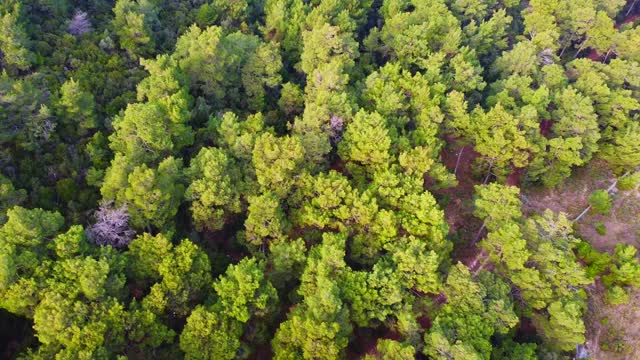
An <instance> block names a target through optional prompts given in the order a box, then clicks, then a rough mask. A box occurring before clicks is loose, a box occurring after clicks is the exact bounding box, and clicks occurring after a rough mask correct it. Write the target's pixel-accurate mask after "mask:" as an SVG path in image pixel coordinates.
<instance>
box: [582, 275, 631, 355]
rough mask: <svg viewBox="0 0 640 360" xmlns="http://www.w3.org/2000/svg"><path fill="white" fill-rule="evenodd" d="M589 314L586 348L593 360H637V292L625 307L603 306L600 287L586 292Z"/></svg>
mask: <svg viewBox="0 0 640 360" xmlns="http://www.w3.org/2000/svg"><path fill="white" fill-rule="evenodd" d="M587 292H588V293H589V313H588V315H587V317H586V319H585V323H586V325H587V339H588V340H587V342H586V347H587V349H588V350H589V354H590V356H591V357H592V358H593V359H597V360H637V359H640V291H635V292H634V293H633V295H632V296H631V300H630V301H629V303H628V304H624V305H618V306H609V305H606V304H605V301H604V292H605V289H604V287H603V286H602V285H600V284H596V285H593V286H590V287H589V288H588V289H587Z"/></svg>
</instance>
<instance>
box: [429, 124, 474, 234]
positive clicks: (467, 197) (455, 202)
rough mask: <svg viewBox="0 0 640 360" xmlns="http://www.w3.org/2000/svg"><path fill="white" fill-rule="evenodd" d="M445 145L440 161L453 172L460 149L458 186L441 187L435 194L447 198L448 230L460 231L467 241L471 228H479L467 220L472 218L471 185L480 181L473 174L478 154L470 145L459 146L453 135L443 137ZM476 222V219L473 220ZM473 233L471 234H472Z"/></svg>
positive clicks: (452, 231)
mask: <svg viewBox="0 0 640 360" xmlns="http://www.w3.org/2000/svg"><path fill="white" fill-rule="evenodd" d="M445 140H446V141H447V146H446V147H445V148H444V149H443V150H442V152H441V153H440V157H441V158H442V163H443V164H444V165H445V166H446V167H447V169H449V171H451V172H453V171H454V169H455V168H456V162H457V161H458V155H459V154H460V151H462V156H460V161H459V164H458V170H457V172H456V177H457V178H458V186H455V187H452V188H447V189H441V190H437V191H435V194H437V195H439V196H441V197H446V198H448V199H449V201H448V203H447V205H446V206H445V208H444V213H445V217H446V220H447V222H448V223H449V232H450V233H455V232H458V231H460V232H462V233H463V234H464V235H469V236H468V237H467V236H465V238H467V239H468V240H469V241H470V240H471V239H472V236H473V235H474V234H475V233H474V231H473V230H477V229H479V226H472V225H473V220H472V223H471V224H470V222H469V220H470V219H473V201H472V198H473V190H474V189H473V187H474V186H475V185H477V184H479V183H480V181H478V180H476V179H475V178H474V176H473V163H474V161H475V160H476V158H478V156H480V154H478V153H477V152H476V151H475V150H474V149H473V147H472V146H470V145H466V146H461V145H459V144H457V143H456V139H455V138H453V137H449V136H448V137H445ZM475 222H478V221H475ZM472 233H473V235H472Z"/></svg>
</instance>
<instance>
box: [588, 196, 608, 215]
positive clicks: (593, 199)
mask: <svg viewBox="0 0 640 360" xmlns="http://www.w3.org/2000/svg"><path fill="white" fill-rule="evenodd" d="M589 205H591V208H592V209H593V210H594V211H595V212H596V214H604V215H607V214H609V211H610V210H611V206H612V204H611V198H610V197H609V193H608V192H607V191H605V190H595V191H594V192H592V193H591V195H589Z"/></svg>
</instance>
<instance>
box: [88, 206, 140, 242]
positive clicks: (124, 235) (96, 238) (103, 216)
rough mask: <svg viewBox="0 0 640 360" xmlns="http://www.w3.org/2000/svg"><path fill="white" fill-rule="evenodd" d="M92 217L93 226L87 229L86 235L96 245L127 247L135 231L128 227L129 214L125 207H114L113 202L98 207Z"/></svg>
mask: <svg viewBox="0 0 640 360" xmlns="http://www.w3.org/2000/svg"><path fill="white" fill-rule="evenodd" d="M94 217H95V219H96V222H95V224H93V225H92V226H91V227H89V229H88V231H87V234H88V236H89V238H90V239H91V241H93V243H94V244H96V245H101V246H106V245H110V246H112V247H115V248H121V247H124V246H127V245H129V243H130V242H131V240H132V239H133V236H134V235H135V231H133V230H132V229H131V228H130V227H129V213H128V212H127V207H126V206H121V207H119V208H116V207H114V204H113V202H107V203H104V204H102V205H100V208H99V209H98V210H96V212H95V214H94Z"/></svg>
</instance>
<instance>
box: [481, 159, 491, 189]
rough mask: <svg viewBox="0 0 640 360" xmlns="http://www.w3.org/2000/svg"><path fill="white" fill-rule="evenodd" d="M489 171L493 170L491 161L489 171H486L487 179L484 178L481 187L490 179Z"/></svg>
mask: <svg viewBox="0 0 640 360" xmlns="http://www.w3.org/2000/svg"><path fill="white" fill-rule="evenodd" d="M491 169H493V160H491V162H490V163H489V170H487V177H485V178H484V181H483V182H482V185H486V184H487V181H489V177H491Z"/></svg>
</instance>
